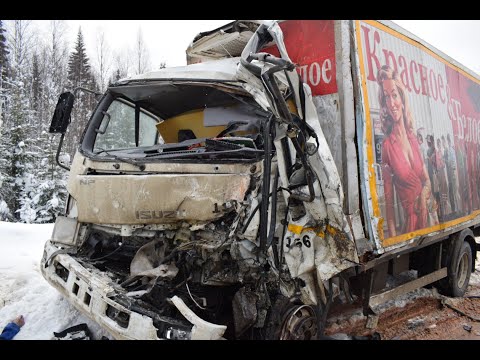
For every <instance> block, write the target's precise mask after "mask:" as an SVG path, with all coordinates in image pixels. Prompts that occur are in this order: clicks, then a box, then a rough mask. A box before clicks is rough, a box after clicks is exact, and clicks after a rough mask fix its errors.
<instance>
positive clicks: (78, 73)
mask: <svg viewBox="0 0 480 360" xmlns="http://www.w3.org/2000/svg"><path fill="white" fill-rule="evenodd" d="M67 79H68V81H67V83H68V86H69V88H70V90H71V91H74V90H75V89H76V88H77V87H79V86H80V87H84V88H87V89H90V90H96V89H97V86H96V81H95V78H94V76H93V74H92V72H91V68H90V61H89V59H88V56H87V51H86V49H85V44H84V41H83V35H82V30H81V29H79V30H78V35H77V41H76V44H75V49H74V51H73V52H72V53H71V54H70V58H69V60H68V75H67ZM76 96H77V97H76V100H75V106H74V108H73V111H72V123H71V124H70V126H69V129H68V132H67V137H66V141H65V150H66V151H67V152H68V154H69V155H70V157H71V158H73V156H74V155H75V152H76V149H77V147H78V145H79V142H80V138H81V136H82V133H83V129H84V127H85V125H86V124H87V122H88V119H89V115H90V114H91V111H92V110H93V108H94V107H95V98H94V97H93V96H92V94H89V93H84V92H82V91H79V92H77V94H76Z"/></svg>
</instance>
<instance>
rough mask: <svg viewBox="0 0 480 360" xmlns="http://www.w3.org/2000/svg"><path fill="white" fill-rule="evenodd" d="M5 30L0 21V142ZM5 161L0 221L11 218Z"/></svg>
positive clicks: (0, 169) (0, 167) (0, 170)
mask: <svg viewBox="0 0 480 360" xmlns="http://www.w3.org/2000/svg"><path fill="white" fill-rule="evenodd" d="M4 32H5V29H4V28H3V23H2V20H0V140H1V139H2V137H1V131H2V128H3V126H2V124H3V120H2V119H3V112H4V111H3V110H4V102H5V98H6V97H5V94H4V93H5V91H4V88H3V80H4V78H5V77H6V75H7V68H8V53H9V51H8V48H7V44H6V41H7V39H6V37H5V35H4ZM1 146H2V145H0V154H1ZM5 165H6V162H5V159H4V158H3V156H2V157H1V158H0V220H7V219H8V218H10V217H11V212H10V209H9V208H8V205H7V203H6V201H5V199H7V198H8V195H9V191H8V189H7V187H6V186H5V185H4V182H5V180H7V176H6V174H5V173H4V169H5Z"/></svg>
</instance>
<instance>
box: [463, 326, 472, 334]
mask: <svg viewBox="0 0 480 360" xmlns="http://www.w3.org/2000/svg"><path fill="white" fill-rule="evenodd" d="M463 329H464V330H466V331H468V332H472V327H471V326H470V325H463Z"/></svg>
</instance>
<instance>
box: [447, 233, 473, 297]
mask: <svg viewBox="0 0 480 360" xmlns="http://www.w3.org/2000/svg"><path fill="white" fill-rule="evenodd" d="M451 249H452V254H451V255H452V256H451V257H450V261H449V263H448V264H447V271H448V275H447V278H446V279H442V280H443V281H440V284H441V286H440V287H439V290H440V292H441V293H442V294H444V295H447V296H452V297H462V296H463V295H464V294H465V292H466V291H467V287H468V282H469V281H470V274H471V273H472V248H471V247H470V244H469V243H468V242H466V241H462V242H458V243H457V244H455V245H454V246H453V247H452V248H451Z"/></svg>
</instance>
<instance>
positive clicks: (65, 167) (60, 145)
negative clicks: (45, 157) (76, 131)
mask: <svg viewBox="0 0 480 360" xmlns="http://www.w3.org/2000/svg"><path fill="white" fill-rule="evenodd" d="M64 137H65V133H62V136H61V137H60V143H59V144H58V148H57V155H56V156H55V160H57V164H58V166H60V167H61V168H63V169H65V170H67V171H70V168H69V167H68V166H65V165H63V164H62V163H61V162H60V159H59V156H60V149H61V148H62V144H63V138H64Z"/></svg>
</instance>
